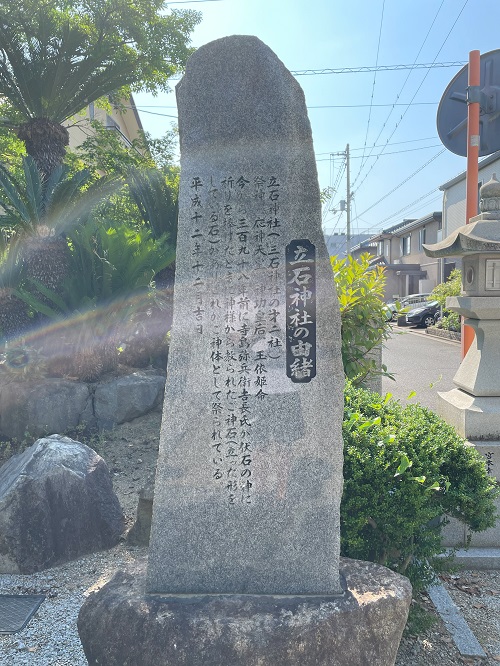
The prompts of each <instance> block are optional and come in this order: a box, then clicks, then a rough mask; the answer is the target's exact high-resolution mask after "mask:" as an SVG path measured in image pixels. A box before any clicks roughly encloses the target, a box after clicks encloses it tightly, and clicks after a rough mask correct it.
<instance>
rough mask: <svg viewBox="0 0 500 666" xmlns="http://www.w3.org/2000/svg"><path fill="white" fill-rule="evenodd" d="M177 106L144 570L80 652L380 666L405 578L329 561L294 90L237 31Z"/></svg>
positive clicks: (337, 431)
mask: <svg viewBox="0 0 500 666" xmlns="http://www.w3.org/2000/svg"><path fill="white" fill-rule="evenodd" d="M177 98H178V106H179V130H180V142H181V185H180V194H179V210H180V214H179V232H178V241H177V259H176V284H175V294H174V323H173V328H172V334H171V339H172V343H171V348H170V353H169V364H168V369H167V384H166V389H165V405H164V413H163V422H162V431H161V437H160V453H159V459H158V467H157V475H156V484H155V495H154V501H153V522H152V528H151V541H150V550H149V561H148V565H147V575H146V573H145V571H144V567H142V568H141V567H139V568H137V569H135V570H133V571H129V572H126V573H123V574H118V575H117V577H116V578H115V579H114V581H112V582H111V583H110V584H109V586H107V589H106V588H104V589H103V590H102V591H101V593H102V596H99V595H101V593H99V595H97V597H98V598H95V599H93V600H92V599H89V601H88V602H87V603H86V605H85V606H84V608H83V609H82V612H81V614H80V620H79V630H80V636H81V638H82V643H83V645H84V649H85V652H86V654H87V658H89V663H97V662H98V663H99V664H115V663H116V664H119V663H120V664H123V663H125V662H123V661H120V659H123V658H124V654H129V655H130V654H133V656H129V660H130V661H129V662H126V663H133V664H134V665H135V666H140V665H142V664H144V666H145V665H146V664H148V665H151V666H152V665H153V664H154V665H155V666H158V665H161V664H163V663H164V664H189V665H190V666H195V665H198V664H199V665H201V664H203V665H210V664H212V665H213V666H216V665H217V666H220V664H231V665H232V666H235V665H240V664H241V665H242V666H243V665H247V664H248V665H250V664H252V665H253V664H255V665H257V664H260V665H261V666H271V664H272V665H273V666H279V665H280V664H297V665H298V664H300V665H301V666H307V665H308V664H339V665H340V664H361V663H367V664H368V663H369V664H371V665H372V666H379V665H380V666H385V665H389V664H393V663H394V660H395V656H396V651H397V645H398V643H399V639H400V636H401V632H402V629H403V627H404V624H405V621H406V615H407V611H408V605H409V601H410V598H411V593H410V587H409V584H408V582H407V581H406V580H405V579H403V578H402V577H400V576H397V575H396V574H393V573H392V572H390V571H388V570H387V569H384V568H382V567H377V566H376V565H372V564H368V563H365V562H364V563H360V562H352V561H343V563H342V565H340V531H339V527H340V499H341V494H342V417H343V383H344V375H343V368H342V361H341V355H340V342H341V336H340V315H339V309H338V303H337V297H336V291H335V285H334V280H333V273H332V269H331V265H330V260H329V256H328V253H327V250H326V247H325V243H324V240H323V235H322V231H321V203H320V196H319V188H318V181H317V173H316V165H315V158H314V152H313V146H312V138H311V129H310V125H309V120H308V118H307V112H306V106H305V101H304V95H303V92H302V90H301V89H300V87H299V85H298V84H297V82H296V81H295V79H294V78H293V77H292V76H291V74H290V73H289V72H288V71H287V70H286V68H285V67H284V65H283V64H282V63H281V62H280V61H279V60H278V59H277V57H276V56H275V54H274V53H273V52H272V51H271V50H270V49H269V48H268V47H267V46H265V45H264V44H263V43H262V42H260V41H259V40H258V39H257V38H255V37H245V36H234V37H228V38H224V39H220V40H217V41H215V42H211V43H210V44H207V45H206V46H204V47H202V48H200V49H199V50H198V51H197V52H196V53H195V54H194V55H193V56H192V57H191V59H190V60H189V63H188V66H187V68H186V74H185V76H184V78H183V79H182V81H181V82H180V83H179V85H178V86H177ZM111 598H112V599H113V601H112V600H111ZM118 600H120V601H118ZM117 601H118V603H116V602H117ZM131 609H133V611H132V610H131ZM120 615H121V616H122V617H125V616H126V627H125V626H124V627H122V629H121V630H119V631H118V635H117V629H116V627H117V626H118V625H121V624H123V622H124V620H123V622H120V620H119V619H117V618H119V617H120ZM134 615H135V619H134V618H133V616H134ZM113 632H114V638H112V639H110V636H113ZM104 644H106V645H105V646H104ZM125 646H126V647H125ZM126 649H128V650H130V651H131V652H127V653H126ZM113 659H114V660H113ZM92 660H93V661H92Z"/></svg>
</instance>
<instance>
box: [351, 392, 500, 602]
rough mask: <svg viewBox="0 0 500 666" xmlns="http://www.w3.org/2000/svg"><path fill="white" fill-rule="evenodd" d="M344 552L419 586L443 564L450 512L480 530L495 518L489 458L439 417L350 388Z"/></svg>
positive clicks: (417, 407) (375, 394) (493, 490)
mask: <svg viewBox="0 0 500 666" xmlns="http://www.w3.org/2000/svg"><path fill="white" fill-rule="evenodd" d="M343 436H344V494H343V497H342V505H341V549H342V553H343V555H345V556H347V557H353V558H356V559H362V560H370V561H373V562H378V563H380V564H383V565H385V566H388V567H389V568H391V569H393V570H395V571H397V572H399V573H401V574H405V575H407V576H408V577H409V578H410V580H411V581H412V584H413V585H414V587H415V588H416V589H420V588H422V587H423V586H424V585H426V584H427V583H429V582H430V580H431V579H432V577H433V572H432V570H431V566H432V567H434V568H436V567H439V565H440V564H442V558H439V560H438V559H436V556H437V555H439V554H441V553H443V552H444V548H443V546H442V543H441V528H442V526H443V525H444V523H445V521H446V519H445V518H443V516H444V515H445V514H448V515H450V516H454V517H456V518H459V519H460V520H462V521H463V522H464V523H465V524H466V525H468V526H469V528H470V529H471V530H472V531H482V530H485V529H487V528H489V527H492V526H493V525H494V523H495V512H496V510H495V505H494V502H493V499H494V498H495V497H496V496H497V495H498V491H497V490H496V486H495V483H494V481H493V480H492V479H491V478H490V477H488V475H487V473H486V468H485V465H484V461H483V459H482V457H481V455H480V454H479V453H478V452H477V451H476V450H475V449H474V448H473V447H471V446H469V445H467V444H466V443H465V442H464V440H463V439H461V438H460V437H459V436H458V435H457V434H456V432H455V430H454V429H453V428H452V427H451V426H449V425H448V424H446V423H445V422H444V421H443V420H442V419H441V418H439V417H438V416H437V415H436V414H434V413H433V412H431V411H429V410H428V409H426V408H424V407H421V406H420V405H408V406H407V407H403V406H402V405H401V404H400V403H399V402H397V401H395V400H391V399H390V396H386V398H385V399H383V398H381V396H380V395H378V394H377V393H371V392H369V391H365V390H363V389H358V388H355V387H353V386H352V384H351V383H350V382H348V383H347V385H346V391H345V411H344V422H343Z"/></svg>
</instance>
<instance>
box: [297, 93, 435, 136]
mask: <svg viewBox="0 0 500 666" xmlns="http://www.w3.org/2000/svg"><path fill="white" fill-rule="evenodd" d="M437 105H438V102H414V103H413V106H437ZM367 106H369V107H370V108H371V107H377V106H392V107H394V106H408V103H407V102H399V103H397V102H393V103H392V104H322V105H320V106H308V107H307V108H308V109H363V108H366V107H367ZM379 136H380V135H379ZM377 139H378V137H377Z"/></svg>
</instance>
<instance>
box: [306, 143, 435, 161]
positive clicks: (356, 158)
mask: <svg viewBox="0 0 500 666" xmlns="http://www.w3.org/2000/svg"><path fill="white" fill-rule="evenodd" d="M441 145H442V144H440V143H434V144H432V146H421V147H420V148H407V149H406V150H393V151H392V152H390V153H382V152H380V153H378V154H377V155H368V157H367V158H366V159H367V160H369V159H370V158H371V157H373V158H374V159H375V158H377V157H381V156H382V155H383V156H384V157H385V156H386V155H401V154H402V153H413V152H414V151H415V150H427V149H428V148H438V147H439V146H441ZM327 159H328V158H326V157H324V158H320V159H317V160H316V162H326V161H327ZM351 159H352V160H361V159H363V156H362V155H351Z"/></svg>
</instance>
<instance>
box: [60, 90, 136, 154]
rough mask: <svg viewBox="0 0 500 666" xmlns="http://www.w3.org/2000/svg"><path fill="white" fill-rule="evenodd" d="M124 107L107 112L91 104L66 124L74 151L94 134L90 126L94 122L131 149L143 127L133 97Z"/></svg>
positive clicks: (70, 145)
mask: <svg viewBox="0 0 500 666" xmlns="http://www.w3.org/2000/svg"><path fill="white" fill-rule="evenodd" d="M123 107H124V108H123V109H116V108H115V107H111V108H110V109H108V110H106V109H103V108H100V107H97V106H95V105H94V103H92V104H89V105H88V107H86V109H85V110H84V111H82V113H81V114H78V116H77V117H76V118H71V119H70V120H68V121H67V122H66V123H65V125H66V126H67V127H68V130H69V147H70V148H71V149H72V150H75V149H77V148H78V146H80V145H81V144H82V143H83V142H84V141H85V139H86V138H87V137H88V136H90V135H91V134H92V133H93V131H94V130H93V129H92V126H91V124H90V121H92V120H98V121H99V122H100V123H102V125H103V126H104V127H105V128H106V129H108V130H110V131H112V132H116V133H117V134H118V136H119V137H120V139H121V140H122V142H123V143H124V145H125V146H127V147H131V146H132V142H133V141H134V140H135V139H138V138H139V136H140V133H141V131H143V127H142V123H141V119H140V118H139V114H138V112H137V109H136V107H135V102H134V99H133V97H132V96H130V99H128V100H123Z"/></svg>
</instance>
